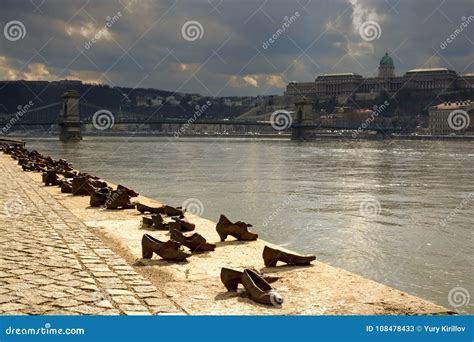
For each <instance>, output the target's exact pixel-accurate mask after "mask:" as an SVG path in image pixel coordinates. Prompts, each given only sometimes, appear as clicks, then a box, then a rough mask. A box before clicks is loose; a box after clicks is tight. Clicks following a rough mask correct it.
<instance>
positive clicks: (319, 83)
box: [285, 53, 474, 102]
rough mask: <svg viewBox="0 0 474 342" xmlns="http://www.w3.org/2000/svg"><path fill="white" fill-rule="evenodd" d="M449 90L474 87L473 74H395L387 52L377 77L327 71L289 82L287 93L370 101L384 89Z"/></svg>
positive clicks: (427, 71)
mask: <svg viewBox="0 0 474 342" xmlns="http://www.w3.org/2000/svg"><path fill="white" fill-rule="evenodd" d="M403 89H406V90H410V91H422V92H430V91H431V92H436V93H450V92H457V91H462V90H468V89H474V74H473V73H471V74H465V75H459V74H458V73H457V72H456V71H454V70H450V69H447V68H429V69H413V70H409V71H407V72H406V73H405V75H403V76H395V66H394V63H393V59H392V58H391V57H390V56H389V55H388V53H385V55H384V56H383V57H382V58H381V59H380V63H379V68H378V76H377V77H369V78H365V77H362V76H361V75H358V74H354V73H339V74H324V75H321V76H318V77H317V78H316V80H315V81H314V82H290V83H289V84H288V85H287V87H286V91H285V96H290V97H293V96H295V97H300V96H305V97H309V98H311V97H317V98H320V99H328V98H331V97H336V98H337V99H338V102H345V99H347V97H350V96H354V97H355V98H354V99H355V100H371V99H375V98H376V97H377V95H379V94H380V93H382V92H387V93H389V94H395V93H397V92H399V91H400V90H403Z"/></svg>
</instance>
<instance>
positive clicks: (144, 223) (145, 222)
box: [142, 217, 153, 227]
mask: <svg viewBox="0 0 474 342" xmlns="http://www.w3.org/2000/svg"><path fill="white" fill-rule="evenodd" d="M142 227H153V220H152V219H151V218H149V217H142Z"/></svg>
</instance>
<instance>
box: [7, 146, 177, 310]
mask: <svg viewBox="0 0 474 342" xmlns="http://www.w3.org/2000/svg"><path fill="white" fill-rule="evenodd" d="M0 189H1V192H0V204H1V205H2V208H0V209H1V210H0V215H1V216H0V314H1V315H22V314H26V315H150V314H161V313H163V314H179V313H182V310H180V309H179V308H178V307H177V306H176V305H175V304H174V303H173V302H172V301H170V300H169V299H168V298H167V297H166V295H165V294H164V293H163V292H161V291H159V290H158V289H157V288H156V287H155V286H153V285H152V283H150V282H149V281H147V280H146V279H144V277H143V276H141V275H139V274H138V273H137V272H135V271H134V269H133V268H132V267H131V266H130V265H129V264H127V262H126V261H125V260H124V259H123V258H121V257H119V256H118V255H116V254H115V253H114V252H113V251H111V250H110V249H109V248H108V247H107V246H105V245H104V244H103V243H102V242H101V241H100V239H99V238H98V237H97V236H96V235H95V234H94V233H92V232H91V231H90V229H88V228H87V227H86V226H85V225H84V223H83V222H81V221H80V220H79V219H78V218H77V217H76V216H74V215H73V214H72V213H71V211H70V210H68V209H66V208H65V207H64V206H62V205H61V204H60V203H59V202H58V201H57V200H56V199H54V198H53V197H52V196H51V195H50V194H49V193H48V192H47V191H45V190H44V188H42V187H41V186H40V184H37V183H36V182H35V181H34V180H33V179H31V178H30V177H29V175H27V174H26V173H24V172H23V171H22V170H21V168H19V167H18V166H17V165H16V163H15V161H14V160H12V159H11V158H10V157H9V156H7V155H4V154H0Z"/></svg>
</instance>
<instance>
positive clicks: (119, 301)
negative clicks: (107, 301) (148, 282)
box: [112, 296, 140, 304]
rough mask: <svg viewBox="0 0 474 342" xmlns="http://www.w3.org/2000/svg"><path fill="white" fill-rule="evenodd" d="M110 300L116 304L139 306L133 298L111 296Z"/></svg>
mask: <svg viewBox="0 0 474 342" xmlns="http://www.w3.org/2000/svg"><path fill="white" fill-rule="evenodd" d="M112 300H113V301H114V302H116V303H117V304H140V301H139V300H138V299H137V298H135V297H134V296H112Z"/></svg>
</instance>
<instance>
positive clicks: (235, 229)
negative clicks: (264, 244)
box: [216, 215, 258, 241]
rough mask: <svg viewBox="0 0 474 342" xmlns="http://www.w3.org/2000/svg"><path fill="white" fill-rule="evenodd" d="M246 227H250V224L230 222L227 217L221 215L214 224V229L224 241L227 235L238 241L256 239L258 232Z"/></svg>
mask: <svg viewBox="0 0 474 342" xmlns="http://www.w3.org/2000/svg"><path fill="white" fill-rule="evenodd" d="M248 227H252V225H251V224H248V223H245V222H242V221H237V222H235V223H232V222H231V221H230V220H229V219H228V218H227V217H225V216H224V215H221V217H220V218H219V222H218V223H217V225H216V230H217V233H218V234H219V237H220V238H221V241H224V240H225V239H226V238H227V236H228V235H231V236H233V237H235V238H236V239H237V240H240V241H252V240H257V238H258V234H256V233H252V232H249V230H248Z"/></svg>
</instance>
